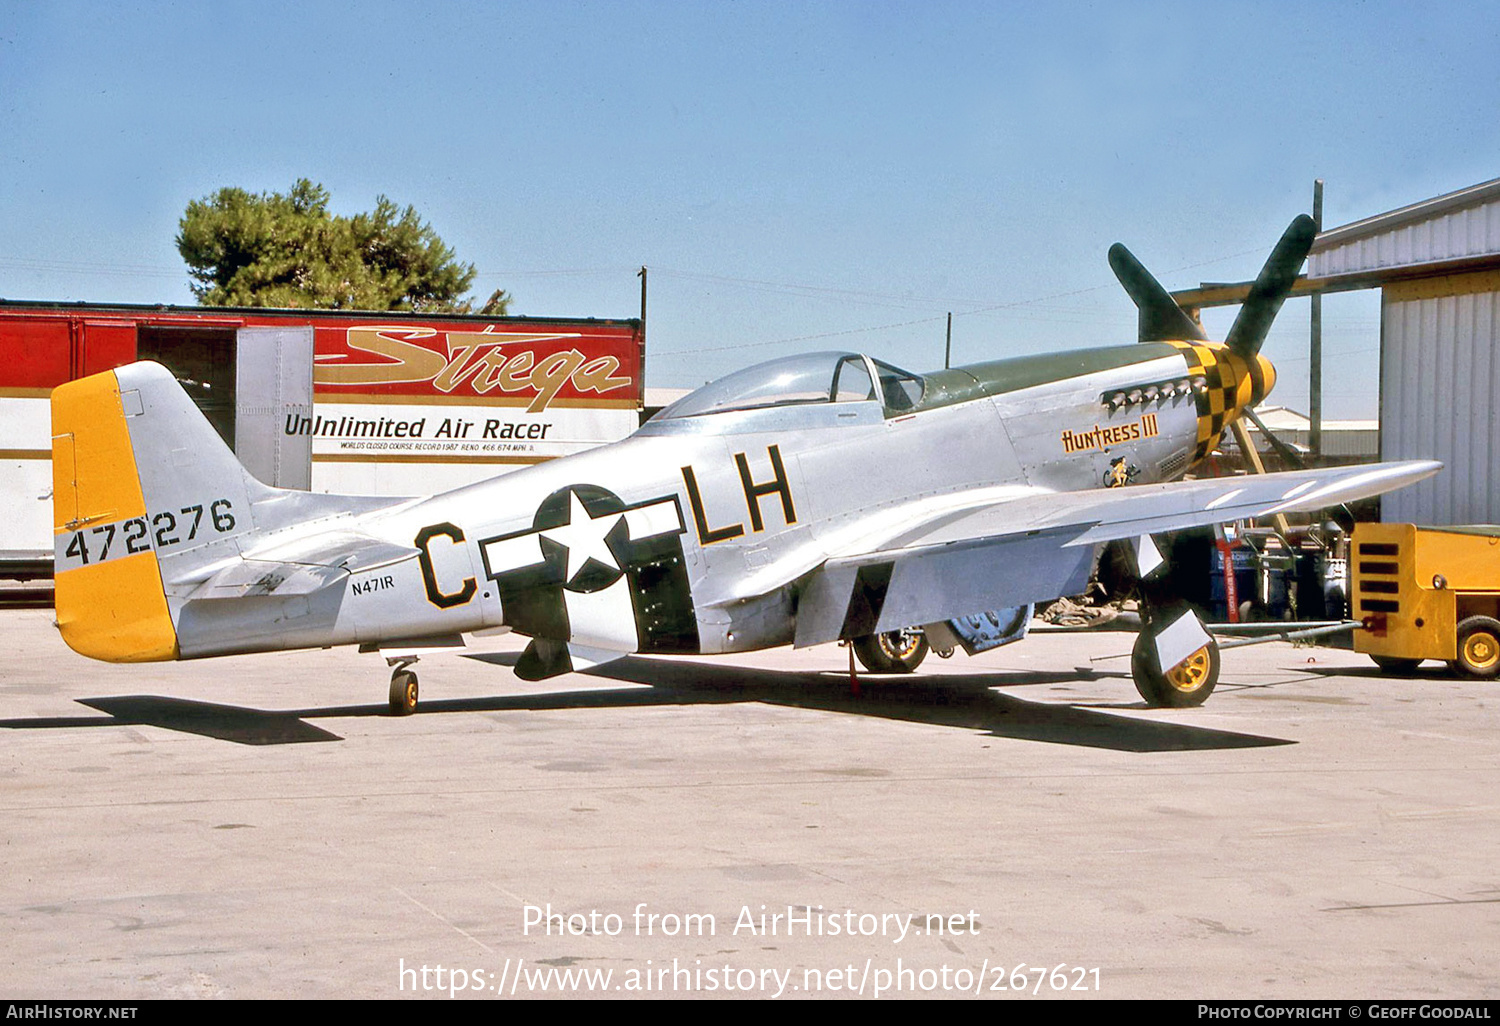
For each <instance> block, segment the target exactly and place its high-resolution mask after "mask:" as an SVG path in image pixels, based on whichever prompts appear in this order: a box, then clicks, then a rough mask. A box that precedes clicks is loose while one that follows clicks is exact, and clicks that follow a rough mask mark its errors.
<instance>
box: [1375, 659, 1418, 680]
mask: <svg viewBox="0 0 1500 1026" xmlns="http://www.w3.org/2000/svg"><path fill="white" fill-rule="evenodd" d="M1370 658H1371V659H1373V660H1375V665H1376V666H1378V667H1380V672H1381V673H1388V674H1390V675H1391V676H1392V677H1410V676H1411V675H1412V674H1414V673H1416V672H1417V667H1418V666H1421V665H1422V660H1420V659H1402V658H1400V657H1399V656H1378V655H1372V656H1371V657H1370Z"/></svg>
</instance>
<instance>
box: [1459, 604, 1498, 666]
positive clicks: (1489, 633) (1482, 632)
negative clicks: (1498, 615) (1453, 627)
mask: <svg viewBox="0 0 1500 1026" xmlns="http://www.w3.org/2000/svg"><path fill="white" fill-rule="evenodd" d="M1453 668H1454V669H1455V670H1457V671H1458V672H1459V673H1462V674H1464V675H1466V676H1469V677H1476V678H1478V679H1480V680H1494V679H1495V677H1496V675H1500V620H1495V619H1494V618H1493V617H1488V616H1470V617H1467V618H1465V619H1464V620H1462V621H1461V622H1460V623H1459V625H1458V658H1457V659H1455V660H1453Z"/></svg>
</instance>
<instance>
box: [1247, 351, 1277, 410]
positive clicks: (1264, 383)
mask: <svg viewBox="0 0 1500 1026" xmlns="http://www.w3.org/2000/svg"><path fill="white" fill-rule="evenodd" d="M1250 380H1251V384H1252V387H1251V389H1250V405H1251V406H1254V405H1255V404H1256V403H1258V402H1260V401H1261V400H1262V399H1264V398H1265V397H1266V396H1268V395H1270V394H1271V389H1273V388H1275V387H1276V368H1275V367H1273V366H1271V361H1270V360H1267V359H1266V358H1265V357H1264V356H1261V355H1260V354H1259V353H1256V354H1255V364H1254V366H1253V367H1252V368H1251V371H1250Z"/></svg>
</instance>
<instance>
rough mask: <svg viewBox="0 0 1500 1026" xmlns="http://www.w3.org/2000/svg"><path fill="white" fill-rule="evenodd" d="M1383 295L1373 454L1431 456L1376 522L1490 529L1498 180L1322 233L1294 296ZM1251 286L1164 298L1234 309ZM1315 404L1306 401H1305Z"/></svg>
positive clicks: (1495, 476) (1498, 399)
mask: <svg viewBox="0 0 1500 1026" xmlns="http://www.w3.org/2000/svg"><path fill="white" fill-rule="evenodd" d="M1372 288H1378V289H1380V290H1381V307H1380V309H1381V313H1380V457H1381V459H1386V460H1403V459H1438V460H1442V461H1443V463H1444V464H1445V465H1446V466H1445V468H1444V470H1443V471H1442V472H1441V473H1440V474H1438V475H1437V476H1435V477H1433V478H1430V479H1428V480H1427V481H1424V482H1422V483H1421V484H1418V485H1414V486H1412V487H1410V488H1404V489H1401V490H1400V491H1397V492H1393V493H1391V494H1389V495H1386V496H1384V497H1383V498H1382V501H1381V519H1382V520H1384V521H1386V522H1411V523H1417V524H1431V525H1445V524H1482V523H1487V524H1494V523H1500V473H1497V468H1496V461H1497V460H1500V178H1497V179H1494V180H1492V181H1488V182H1484V183H1481V184H1479V185H1474V186H1470V187H1469V188H1467V189H1460V190H1458V191H1457V192H1450V193H1448V194H1446V195H1443V196H1437V197H1434V198H1433V199H1428V200H1423V201H1422V202H1420V203H1413V204H1411V205H1409V206H1405V207H1401V208H1400V209H1397V210H1392V211H1389V212H1387V213H1384V214H1377V215H1375V216H1374V217H1367V218H1365V219H1363V220H1361V221H1355V222H1353V223H1352V224H1346V225H1342V226H1340V227H1337V228H1332V229H1329V230H1327V231H1323V232H1320V233H1319V235H1318V237H1317V240H1316V241H1315V242H1314V243H1313V248H1312V253H1311V254H1310V255H1309V257H1308V263H1307V276H1306V277H1305V278H1303V279H1302V280H1300V281H1299V282H1298V283H1297V285H1296V287H1295V288H1294V289H1293V290H1292V295H1293V296H1316V295H1320V294H1322V293H1325V292H1347V291H1351V290H1356V289H1372ZM1248 289H1249V283H1241V284H1235V285H1204V286H1202V287H1200V288H1197V289H1189V290H1185V291H1182V292H1175V293H1173V296H1174V298H1176V299H1177V301H1178V303H1180V304H1181V305H1182V306H1183V307H1184V308H1185V309H1188V310H1189V312H1195V311H1196V310H1197V309H1198V308H1201V307H1205V306H1222V305H1227V304H1231V303H1239V302H1242V301H1243V299H1244V296H1245V293H1246V292H1248ZM1315 401H1316V400H1315Z"/></svg>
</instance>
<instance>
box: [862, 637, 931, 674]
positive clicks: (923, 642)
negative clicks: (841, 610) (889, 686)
mask: <svg viewBox="0 0 1500 1026" xmlns="http://www.w3.org/2000/svg"><path fill="white" fill-rule="evenodd" d="M928 651H929V648H928V645H927V635H925V634H923V633H922V632H921V631H920V630H919V629H917V628H916V627H906V628H903V629H901V630H899V631H886V632H885V633H884V634H866V635H864V636H863V637H859V638H855V639H854V654H855V655H857V656H859V661H860V663H861V665H863V666H864V668H865V669H866V670H869V671H870V672H871V673H911V672H912V671H913V670H915V669H916V668H917V667H918V666H920V665H921V664H922V660H923V659H926V658H927V653H928Z"/></svg>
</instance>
